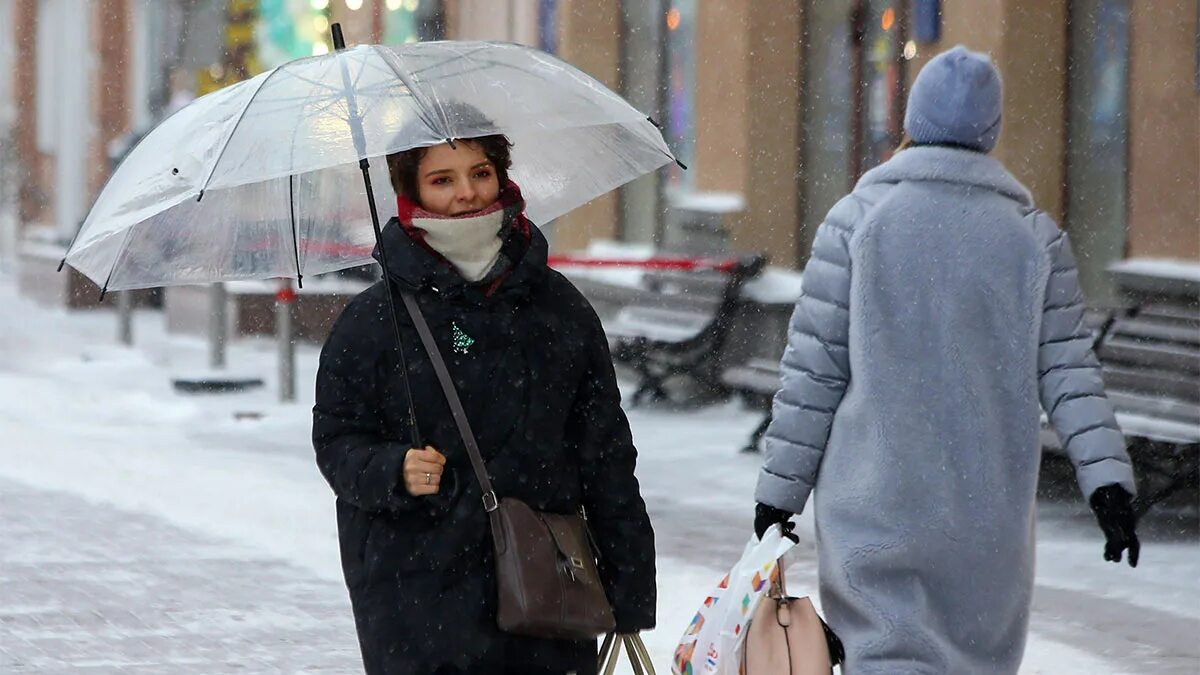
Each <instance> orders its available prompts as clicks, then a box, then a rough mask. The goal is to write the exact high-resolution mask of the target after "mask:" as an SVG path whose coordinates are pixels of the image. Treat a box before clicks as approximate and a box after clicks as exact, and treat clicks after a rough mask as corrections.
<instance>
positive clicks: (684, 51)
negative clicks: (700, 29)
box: [663, 0, 696, 188]
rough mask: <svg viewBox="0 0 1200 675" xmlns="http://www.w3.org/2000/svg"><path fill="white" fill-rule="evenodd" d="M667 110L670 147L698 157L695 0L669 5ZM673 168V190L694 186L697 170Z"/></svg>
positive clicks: (676, 0)
mask: <svg viewBox="0 0 1200 675" xmlns="http://www.w3.org/2000/svg"><path fill="white" fill-rule="evenodd" d="M665 19H666V23H667V110H666V119H665V120H663V124H664V132H665V136H666V140H667V144H668V145H669V146H670V147H671V149H672V150H673V151H674V152H675V154H676V155H677V156H679V157H685V158H688V159H686V160H685V163H686V162H690V161H692V160H693V159H694V158H695V154H696V153H695V149H696V97H695V94H696V0H671V2H669V3H667V13H666V17H665ZM689 168H690V169H691V170H690V171H683V170H682V169H680V168H679V167H678V166H675V165H671V168H670V174H669V176H668V178H667V180H668V182H669V184H670V185H671V186H672V187H685V188H686V187H691V186H692V183H693V182H694V181H693V177H694V176H695V173H696V172H695V167H694V166H691V165H690V164H689Z"/></svg>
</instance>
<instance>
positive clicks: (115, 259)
mask: <svg viewBox="0 0 1200 675" xmlns="http://www.w3.org/2000/svg"><path fill="white" fill-rule="evenodd" d="M135 227H136V226H135ZM132 234H133V228H132V227H131V228H129V229H128V230H125V238H124V239H122V240H121V246H120V247H119V248H117V255H116V256H114V257H113V264H112V267H111V268H109V270H108V276H107V277H105V279H104V286H102V287H101V288H100V299H101V300H104V295H105V294H106V293H108V284H109V282H111V281H112V277H113V272H116V271H117V266H118V265H120V264H121V256H123V255H125V249H126V247H127V246H128V245H129V237H130V236H131V235H132Z"/></svg>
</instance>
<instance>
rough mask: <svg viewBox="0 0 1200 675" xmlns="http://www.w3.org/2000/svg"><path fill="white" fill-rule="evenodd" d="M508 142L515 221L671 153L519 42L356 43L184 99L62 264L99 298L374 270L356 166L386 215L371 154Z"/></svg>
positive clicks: (542, 213)
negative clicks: (517, 197)
mask: <svg viewBox="0 0 1200 675" xmlns="http://www.w3.org/2000/svg"><path fill="white" fill-rule="evenodd" d="M497 133H502V134H505V135H506V136H507V137H508V138H509V140H511V141H512V142H513V150H512V159H513V168H512V170H511V171H510V176H511V177H512V178H513V180H514V181H516V182H517V183H518V184H519V185H520V186H521V190H522V192H523V194H524V196H525V198H526V202H527V214H528V215H529V217H530V219H532V220H534V221H535V222H540V223H546V222H548V221H550V220H552V219H554V218H556V217H557V216H560V215H562V214H563V213H566V212H567V211H570V210H571V209H573V208H575V207H577V206H580V205H582V204H584V203H586V202H587V201H589V200H591V199H593V198H595V197H597V196H599V195H601V194H603V193H605V192H608V191H609V190H612V189H613V188H616V187H618V186H620V185H622V184H624V183H626V182H628V181H630V180H633V179H634V178H637V177H639V176H641V175H643V174H646V173H648V172H650V171H653V170H655V169H657V168H658V167H660V166H663V165H664V164H667V163H669V162H672V161H674V158H673V157H672V155H671V153H670V151H669V150H668V148H667V146H666V143H665V142H664V141H663V138H662V134H661V133H660V132H659V130H658V129H657V128H656V126H655V125H654V124H653V123H652V122H651V121H650V120H649V119H648V118H647V117H646V116H645V115H644V114H642V113H640V112H638V111H637V110H636V109H634V108H633V107H632V106H630V105H629V104H628V103H627V102H626V101H625V100H624V99H622V98H621V97H620V96H618V95H617V94H615V93H613V92H612V91H610V90H609V89H608V88H606V87H605V86H604V85H602V84H600V83H599V82H597V81H596V80H595V79H593V78H591V77H589V76H588V75H586V74H584V73H583V72H581V71H579V70H578V69H576V68H574V67H572V66H570V65H568V64H566V63H564V62H562V61H560V60H558V59H556V58H554V57H553V56H550V55H548V54H546V53H544V52H540V51H537V50H534V49H530V48H527V47H523V46H520V45H514V44H505V43H489V42H454V41H447V42H429V43H421V44H413V45H404V46H397V47H390V46H383V45H361V46H357V47H353V48H349V49H344V50H339V51H336V52H333V53H331V54H327V55H324V56H316V57H311V58H305V59H299V60H296V61H292V62H289V63H287V64H284V65H282V66H279V67H278V68H275V69H273V70H270V71H267V72H265V73H262V74H260V75H258V76H256V77H254V78H252V79H249V80H246V81H244V82H241V83H239V84H236V85H233V86H231V87H227V88H225V89H222V90H220V91H217V92H214V93H212V94H209V95H207V96H203V97H201V98H198V99H196V100H195V101H193V102H192V103H191V104H190V105H188V106H187V107H185V108H183V109H182V110H180V111H178V112H177V113H175V114H174V115H172V116H171V117H169V118H167V119H166V120H164V121H163V122H162V124H160V125H159V126H158V127H156V128H155V129H154V130H153V131H151V132H150V133H149V134H147V135H146V137H145V138H144V139H143V140H142V141H141V142H140V143H139V144H138V145H137V147H135V148H134V149H133V150H132V151H131V152H130V153H129V155H128V156H127V157H126V159H125V161H124V162H123V163H122V164H121V165H120V167H118V169H117V170H116V172H115V173H114V174H113V176H112V177H111V178H110V180H109V182H108V184H107V185H106V186H105V187H104V189H103V190H102V191H101V193H100V196H99V197H98V198H97V199H96V203H95V204H94V205H93V207H92V210H91V212H90V213H89V214H88V217H87V219H86V220H85V221H84V224H83V227H82V228H81V230H80V232H79V234H78V235H77V237H76V239H75V241H74V242H73V243H72V245H71V247H70V249H69V251H68V253H67V257H66V263H67V264H69V265H71V266H72V267H74V268H76V269H77V270H79V271H80V272H82V273H83V274H85V275H87V276H88V277H89V278H91V279H92V280H93V281H95V282H96V283H97V284H100V285H101V286H103V287H104V288H105V289H106V290H121V289H134V288H146V287H152V286H165V285H173V284H197V283H210V282H214V281H224V280H233V279H258V278H269V277H299V276H301V275H310V274H320V273H324V272H330V271H334V270H337V269H342V268H345V267H352V266H356V265H361V264H365V263H369V262H371V258H370V253H371V250H372V248H373V246H374V244H375V235H374V232H373V229H372V218H371V212H370V204H369V202H368V197H367V194H368V193H367V189H366V187H365V186H364V181H363V174H362V171H361V168H360V161H361V160H366V159H368V158H378V159H375V160H373V161H370V164H371V166H370V174H371V179H372V183H373V184H374V186H375V193H376V200H377V203H376V207H377V209H378V210H379V211H380V212H382V213H385V214H387V213H393V212H394V206H392V205H393V204H394V198H395V195H394V193H393V192H392V189H391V185H390V183H389V181H388V179H387V167H386V163H385V162H384V161H383V159H382V156H384V155H387V154H389V153H393V152H397V151H400V150H406V149H410V148H414V147H421V146H429V145H435V144H437V143H441V142H444V141H446V140H447V139H456V138H472V137H477V136H486V135H489V134H497Z"/></svg>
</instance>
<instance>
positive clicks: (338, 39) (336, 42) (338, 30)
mask: <svg viewBox="0 0 1200 675" xmlns="http://www.w3.org/2000/svg"><path fill="white" fill-rule="evenodd" d="M329 32H330V33H331V34H332V35H333V48H334V49H345V48H346V38H344V37H342V24H340V23H334V24H332V25H330V26H329Z"/></svg>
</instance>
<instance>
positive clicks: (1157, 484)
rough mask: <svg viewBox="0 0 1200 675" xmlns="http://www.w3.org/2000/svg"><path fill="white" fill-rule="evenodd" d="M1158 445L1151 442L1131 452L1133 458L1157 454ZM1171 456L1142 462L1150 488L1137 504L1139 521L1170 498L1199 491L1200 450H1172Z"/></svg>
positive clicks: (1179, 448)
mask: <svg viewBox="0 0 1200 675" xmlns="http://www.w3.org/2000/svg"><path fill="white" fill-rule="evenodd" d="M1156 446H1158V444H1155V443H1152V442H1148V443H1144V444H1142V445H1141V446H1140V447H1136V446H1135V447H1134V448H1131V454H1133V453H1135V452H1136V453H1137V454H1141V452H1138V451H1142V452H1147V451H1149V452H1151V453H1153V451H1154V450H1157V449H1158V447H1156ZM1166 447H1167V448H1170V450H1171V451H1172V452H1171V455H1170V456H1169V457H1168V458H1166V459H1163V460H1160V461H1153V460H1149V461H1144V462H1141V465H1142V466H1141V467H1140V468H1141V470H1142V474H1143V476H1142V482H1143V483H1146V484H1148V485H1147V486H1146V487H1149V488H1150V490H1148V491H1147V492H1146V493H1145V494H1142V495H1139V496H1138V497H1137V498H1136V499H1134V501H1133V510H1134V513H1136V514H1137V516H1138V517H1139V518H1141V517H1142V516H1143V515H1145V514H1146V512H1148V511H1149V510H1150V509H1151V508H1152V507H1153V506H1154V505H1155V504H1157V503H1159V502H1161V501H1163V500H1164V499H1166V498H1167V497H1170V496H1171V495H1172V494H1174V493H1175V492H1177V491H1179V490H1181V489H1184V488H1191V489H1195V487H1196V485H1197V483H1198V482H1200V459H1198V457H1197V452H1198V451H1200V448H1197V447H1196V446H1194V445H1190V446H1183V447H1171V446H1170V445H1167V446H1166Z"/></svg>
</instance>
